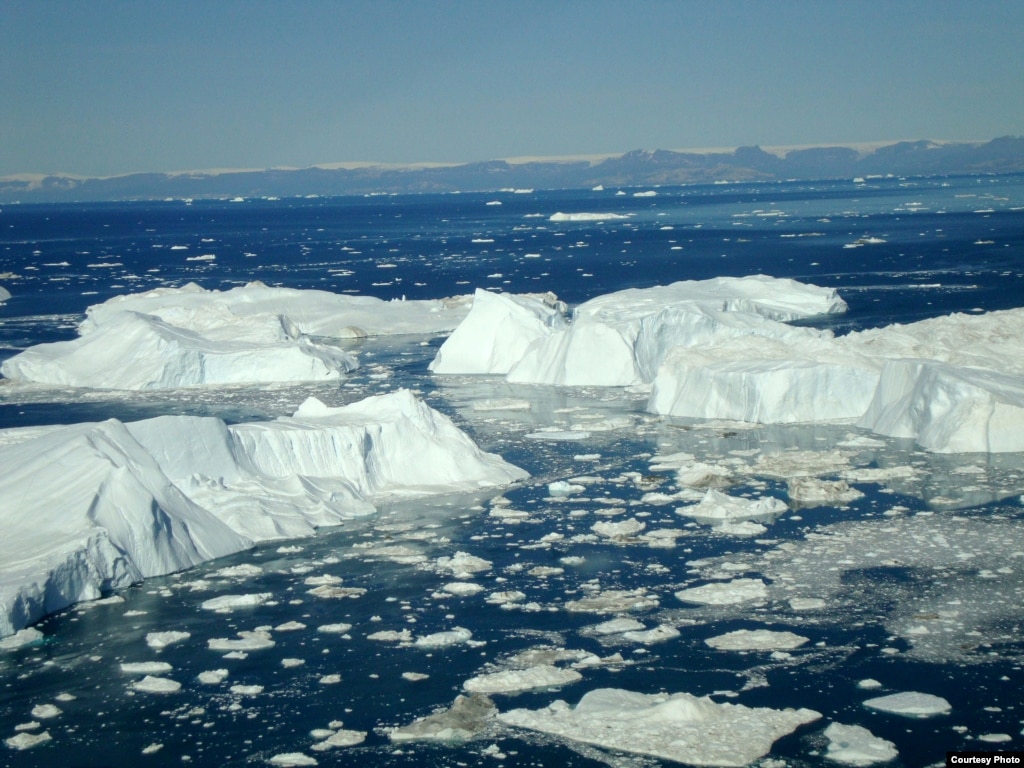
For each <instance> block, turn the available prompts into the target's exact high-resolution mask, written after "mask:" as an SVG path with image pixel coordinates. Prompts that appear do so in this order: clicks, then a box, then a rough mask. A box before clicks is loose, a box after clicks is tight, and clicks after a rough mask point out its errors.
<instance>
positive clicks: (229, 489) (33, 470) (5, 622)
mask: <svg viewBox="0 0 1024 768" xmlns="http://www.w3.org/2000/svg"><path fill="white" fill-rule="evenodd" d="M3 437H4V440H3V445H0V466H3V467H4V472H3V473H2V474H0V497H2V498H3V499H4V536H3V537H2V538H0V637H2V636H5V635H10V634H12V633H14V632H15V631H17V630H18V629H20V628H22V627H25V626H27V625H29V624H31V623H33V622H34V621H37V620H38V619H39V618H41V617H42V616H44V615H46V614H48V613H51V612H53V611H56V610H59V609H61V608H64V607H66V606H68V605H71V604H73V603H76V602H80V601H84V600H92V599H96V598H98V597H100V596H101V595H102V594H103V593H104V592H105V591H107V590H111V589H118V588H121V587H126V586H128V585H130V584H132V583H135V582H138V581H140V580H142V579H144V578H145V577H148V576H156V575H161V574H166V573H171V572H174V571H179V570H183V569H185V568H189V567H191V566H194V565H197V564H198V563H201V562H204V561H206V560H209V559H212V558H216V557H221V556H224V555H228V554H231V553H234V552H238V551H240V550H243V549H246V548H248V547H250V546H252V545H253V544H254V543H256V542H260V541H266V540H269V539H277V538H285V537H296V536H305V535H310V534H311V533H312V532H313V531H314V530H315V529H316V528H317V527H319V526H325V525H333V524H337V523H339V522H341V521H343V520H345V519H346V518H351V517H352V516H354V515H362V514H366V513H368V512H371V511H373V509H374V507H373V504H374V502H376V501H379V500H381V499H383V498H387V497H391V496H394V495H396V494H397V495H403V496H405V495H424V494H431V493H447V492H462V491H475V490H478V489H483V488H489V487H494V486H503V485H506V484H509V483H512V482H514V481H516V480H519V479H522V478H524V477H525V476H526V473H525V472H524V471H522V470H520V469H518V468H517V467H514V466H512V465H510V464H508V463H506V462H505V461H503V460H502V459H501V458H500V457H498V456H495V455H493V454H488V453H485V452H483V451H481V450H480V449H479V448H478V447H477V446H476V445H475V444H474V443H473V442H472V440H470V438H469V437H468V436H467V435H466V434H465V433H463V432H462V431H461V430H459V429H458V428H457V427H456V426H455V425H454V424H453V423H452V422H451V421H450V420H449V419H448V418H447V417H445V416H443V415H441V414H440V413H438V412H437V411H434V410H433V409H431V408H429V407H428V406H427V405H425V404H424V403H423V402H422V401H420V400H419V399H417V398H415V397H414V396H413V395H412V394H411V393H410V392H408V391H405V390H403V391H399V392H395V393H393V394H389V395H380V396H377V397H371V398H367V399H366V400H363V401H360V402H358V403H354V404H352V405H348V406H343V407H339V408H330V407H327V406H325V405H324V404H322V403H320V402H319V401H316V400H312V399H311V400H308V401H307V402H306V403H304V404H303V405H302V406H301V407H300V408H299V409H298V411H296V413H295V414H294V415H293V416H290V417H284V418H279V419H276V420H274V421H270V422H261V423H248V424H238V425H233V426H228V425H226V424H225V423H224V422H223V421H221V420H220V419H216V418H201V417H192V416H162V417H158V418H154V419H147V420H144V421H139V422H132V423H127V424H126V423H122V422H119V421H116V420H113V419H112V420H109V421H105V422H99V423H85V424H77V425H74V426H69V427H53V428H45V429H42V430H40V429H35V428H34V429H31V430H6V431H5V432H4V434H3Z"/></svg>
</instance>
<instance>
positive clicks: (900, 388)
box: [648, 309, 1024, 453]
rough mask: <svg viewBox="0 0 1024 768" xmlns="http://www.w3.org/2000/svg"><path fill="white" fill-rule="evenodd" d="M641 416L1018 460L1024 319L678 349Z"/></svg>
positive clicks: (988, 318)
mask: <svg viewBox="0 0 1024 768" xmlns="http://www.w3.org/2000/svg"><path fill="white" fill-rule="evenodd" d="M648 410H650V411H652V412H654V413H661V414H666V415H673V416H684V417H691V418H726V419H733V420H736V421H749V422H763V423H776V424H778V423H796V422H812V421H830V420H849V421H854V422H856V423H857V424H858V425H859V426H862V427H865V428H867V429H871V430H873V431H875V432H878V433H880V434H884V435H889V436H892V437H905V438H912V439H914V440H916V441H917V442H918V443H919V444H920V445H921V446H922V447H924V448H926V449H928V450H931V451H936V452H941V453H954V452H972V451H978V452H1002V451H1022V450H1024V309H1014V310H1005V311H1001V312H991V313H988V314H985V315H977V316H975V315H963V314H954V315H949V316H945V317H939V318H933V319H929V320H923V321H921V322H918V323H912V324H909V325H893V326H889V327H885V328H876V329H871V330H868V331H860V332H855V333H851V334H848V335H846V336H842V337H838V338H835V337H832V336H831V335H826V334H820V335H818V336H817V337H815V338H812V339H806V340H801V341H797V340H794V339H787V338H783V337H777V338H773V339H765V338H752V337H749V338H735V339H725V340H720V341H718V342H716V343H711V344H704V345H701V346H697V347H676V348H674V349H673V350H672V351H671V352H670V353H669V354H668V355H666V357H665V360H664V363H663V365H662V366H661V368H660V369H659V370H658V372H657V375H656V376H655V378H654V382H653V386H652V389H651V396H650V399H649V401H648Z"/></svg>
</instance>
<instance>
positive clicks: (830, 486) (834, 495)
mask: <svg viewBox="0 0 1024 768" xmlns="http://www.w3.org/2000/svg"><path fill="white" fill-rule="evenodd" d="M786 490H787V492H788V493H789V500H790V501H791V502H792V503H793V504H794V506H797V507H820V506H823V505H826V504H827V505H829V506H841V505H843V504H849V503H850V502H851V501H856V500H857V499H860V498H862V497H863V496H864V494H863V493H861V492H860V491H858V490H857V489H856V488H851V487H850V485H849V484H848V483H847V482H846V481H845V480H821V479H819V478H816V477H797V478H793V479H792V480H790V481H789V482H788V483H787V484H786Z"/></svg>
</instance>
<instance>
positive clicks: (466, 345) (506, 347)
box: [430, 288, 565, 375]
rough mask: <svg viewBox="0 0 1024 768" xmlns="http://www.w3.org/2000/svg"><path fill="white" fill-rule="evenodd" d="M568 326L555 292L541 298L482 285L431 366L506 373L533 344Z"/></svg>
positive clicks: (444, 370) (438, 370) (455, 370)
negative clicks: (471, 305) (464, 316)
mask: <svg viewBox="0 0 1024 768" xmlns="http://www.w3.org/2000/svg"><path fill="white" fill-rule="evenodd" d="M564 326H565V321H564V320H563V318H562V314H561V311H560V307H559V303H558V302H557V301H556V300H555V297H554V295H553V294H549V295H548V296H546V297H544V298H543V299H540V298H534V297H530V296H510V295H507V294H499V293H492V292H490V291H484V290H481V289H479V288H478V289H477V290H476V293H475V294H474V296H473V307H472V309H470V311H469V314H468V315H467V317H466V320H465V321H463V322H462V323H460V324H459V326H458V328H456V329H455V331H454V332H453V333H452V335H451V336H449V337H448V338H447V339H446V340H445V342H444V344H442V345H441V348H440V349H439V350H438V351H437V356H436V357H435V358H434V360H433V362H432V363H431V364H430V370H431V371H433V372H434V373H469V374H474V373H488V374H502V375H504V374H506V373H508V372H509V371H510V370H511V369H512V367H513V366H514V365H515V364H516V363H517V362H518V361H519V360H520V359H521V358H522V356H523V354H524V353H525V352H526V350H527V349H528V348H529V347H530V345H531V344H533V343H534V342H535V341H537V340H539V339H543V338H544V337H546V336H548V335H549V334H550V333H551V332H552V331H554V330H561V329H562V328H563V327H564Z"/></svg>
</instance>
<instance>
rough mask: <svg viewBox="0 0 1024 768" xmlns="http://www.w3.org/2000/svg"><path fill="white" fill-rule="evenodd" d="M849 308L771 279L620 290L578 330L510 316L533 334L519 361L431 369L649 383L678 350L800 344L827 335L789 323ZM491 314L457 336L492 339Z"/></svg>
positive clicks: (522, 312)
mask: <svg viewBox="0 0 1024 768" xmlns="http://www.w3.org/2000/svg"><path fill="white" fill-rule="evenodd" d="M479 298H480V297H479V294H478V296H477V300H479ZM845 309H846V303H845V302H844V301H843V300H842V299H841V298H840V297H839V295H838V294H837V293H836V291H835V290H834V289H831V288H819V287H817V286H813V285H806V284H803V283H798V282H796V281H795V280H789V279H778V278H772V277H766V276H764V275H752V276H748V277H742V278H732V277H720V278H715V279H713V280H702V281H684V282H678V283H673V284H671V285H665V286H657V287H654V288H644V289H638V288H631V289H627V290H624V291H617V292H615V293H611V294H607V295H604V296H598V297H597V298H594V299H591V300H590V301H587V302H585V303H583V304H581V305H579V306H578V307H576V309H575V311H574V312H573V314H572V321H571V323H560V322H555V321H553V320H552V321H546V322H544V323H538V322H537V316H538V314H539V313H540V309H539V307H538V306H537V305H526V304H520V305H519V306H516V307H512V306H509V307H506V312H507V318H506V319H505V320H504V321H503V322H504V325H505V326H506V327H511V328H517V329H519V328H527V327H528V328H530V333H529V334H528V335H527V334H524V333H522V332H519V333H517V334H516V336H515V338H516V345H515V347H516V349H517V350H519V349H522V353H521V355H520V356H519V357H518V359H516V360H512V361H510V360H509V356H508V355H504V356H502V357H501V358H500V359H495V358H494V357H493V355H492V354H491V349H492V347H493V346H494V345H493V343H490V344H480V345H478V346H477V348H476V350H475V357H473V356H474V350H473V348H472V347H470V345H469V344H465V345H462V357H463V360H464V362H462V363H461V365H460V368H459V370H457V371H456V370H450V369H448V367H447V365H446V364H444V361H443V359H442V355H441V354H440V353H439V355H438V358H437V359H435V365H434V368H433V370H434V371H435V372H437V373H448V372H459V373H463V372H465V373H469V372H475V373H492V374H507V377H508V380H509V381H512V382H520V383H529V384H549V385H568V386H573V385H580V386H587V385H594V386H632V385H638V384H648V383H650V382H651V381H652V380H653V378H654V376H655V374H656V372H657V370H658V368H659V367H660V366H661V363H662V361H663V360H664V358H665V355H666V354H668V352H669V351H670V350H672V349H674V348H675V347H678V346H684V347H686V346H694V345H698V344H706V343H709V342H712V341H716V340H720V339H725V338H729V337H734V336H746V335H757V336H767V337H782V338H787V339H792V340H793V343H800V341H802V340H805V339H808V338H812V337H815V336H816V335H818V334H819V333H820V332H816V331H813V330H811V329H806V328H795V327H792V326H789V325H785V322H786V321H790V320H796V319H799V318H807V317H813V316H816V315H820V314H827V313H832V312H842V311H844V310H845ZM492 314H493V313H484V312H480V313H477V312H475V311H474V312H471V313H470V314H469V316H467V318H466V320H465V321H463V323H462V325H460V326H459V328H458V330H457V331H456V334H459V335H461V336H463V337H464V338H466V339H467V340H468V339H481V338H488V334H489V333H490V330H489V329H490V325H489V320H490V318H491V316H492ZM454 336H455V334H453V337H454ZM441 351H442V352H443V351H444V350H443V348H442V350H441ZM466 358H473V359H472V360H471V361H470V360H467V359H466ZM510 362H511V364H510Z"/></svg>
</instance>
